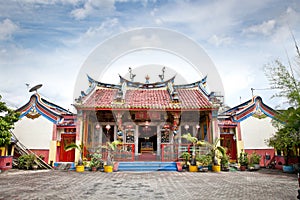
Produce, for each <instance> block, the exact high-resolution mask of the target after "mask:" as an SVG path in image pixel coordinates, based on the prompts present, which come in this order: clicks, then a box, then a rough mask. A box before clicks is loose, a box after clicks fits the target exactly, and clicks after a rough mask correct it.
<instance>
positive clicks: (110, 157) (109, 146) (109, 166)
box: [102, 140, 122, 172]
mask: <svg viewBox="0 0 300 200" xmlns="http://www.w3.org/2000/svg"><path fill="white" fill-rule="evenodd" d="M119 144H122V142H121V141H119V140H115V141H113V142H106V145H104V146H102V148H104V149H106V150H107V159H106V163H105V165H104V172H113V167H114V152H115V150H116V149H117V146H118V145H119Z"/></svg>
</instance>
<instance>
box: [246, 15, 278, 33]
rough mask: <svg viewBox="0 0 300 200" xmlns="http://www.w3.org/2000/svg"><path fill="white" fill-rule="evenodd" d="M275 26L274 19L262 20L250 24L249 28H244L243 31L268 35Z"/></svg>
mask: <svg viewBox="0 0 300 200" xmlns="http://www.w3.org/2000/svg"><path fill="white" fill-rule="evenodd" d="M275 26H276V21H275V20H273V19H272V20H268V21H264V22H263V23H261V24H258V25H254V26H250V27H249V28H247V29H245V30H244V31H243V32H244V33H260V34H263V35H270V34H272V33H273V31H274V29H275Z"/></svg>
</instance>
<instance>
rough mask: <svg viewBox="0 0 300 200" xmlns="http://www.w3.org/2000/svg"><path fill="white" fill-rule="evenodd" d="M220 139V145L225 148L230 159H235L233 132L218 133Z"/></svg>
mask: <svg viewBox="0 0 300 200" xmlns="http://www.w3.org/2000/svg"><path fill="white" fill-rule="evenodd" d="M220 137H221V138H222V140H221V146H223V147H226V148H227V155H228V156H229V157H230V160H236V159H237V155H236V153H237V152H236V141H235V139H234V135H233V134H220Z"/></svg>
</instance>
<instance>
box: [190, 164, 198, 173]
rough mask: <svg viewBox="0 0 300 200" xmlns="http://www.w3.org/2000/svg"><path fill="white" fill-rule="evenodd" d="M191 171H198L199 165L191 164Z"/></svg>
mask: <svg viewBox="0 0 300 200" xmlns="http://www.w3.org/2000/svg"><path fill="white" fill-rule="evenodd" d="M189 171H190V172H198V166H197V165H190V166H189Z"/></svg>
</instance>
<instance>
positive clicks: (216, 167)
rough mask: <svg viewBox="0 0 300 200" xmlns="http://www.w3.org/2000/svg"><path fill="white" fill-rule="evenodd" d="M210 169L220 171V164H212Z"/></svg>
mask: <svg viewBox="0 0 300 200" xmlns="http://www.w3.org/2000/svg"><path fill="white" fill-rule="evenodd" d="M212 171H213V172H220V171H221V166H220V165H213V166H212Z"/></svg>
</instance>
